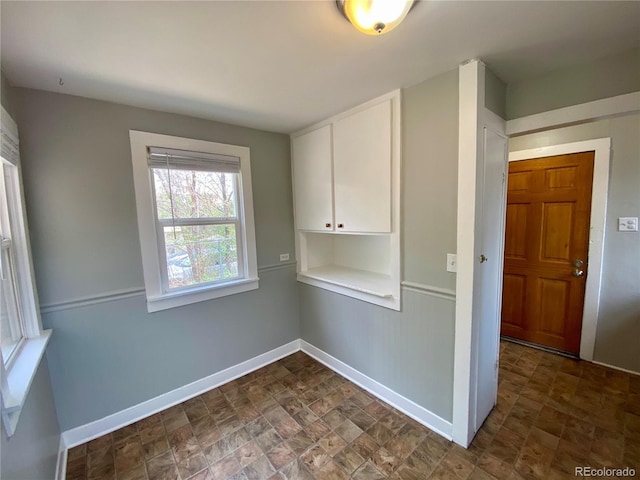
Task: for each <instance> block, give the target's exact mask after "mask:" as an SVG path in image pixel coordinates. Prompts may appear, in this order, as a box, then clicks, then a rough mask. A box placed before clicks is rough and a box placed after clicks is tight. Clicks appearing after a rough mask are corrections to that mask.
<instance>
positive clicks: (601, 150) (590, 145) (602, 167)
mask: <svg viewBox="0 0 640 480" xmlns="http://www.w3.org/2000/svg"><path fill="white" fill-rule="evenodd" d="M590 151H592V152H594V153H595V155H594V163H593V188H592V191H591V219H590V226H589V273H588V275H587V279H586V286H585V293H584V309H583V314H582V335H581V338H580V358H581V359H583V360H589V361H591V360H593V352H594V349H595V342H596V330H597V324H598V310H599V307H600V288H601V284H602V265H603V261H604V235H605V220H606V214H607V195H608V189H609V162H610V157H611V139H610V138H598V139H594V140H586V141H582V142H572V143H564V144H560V145H551V146H548V147H541V148H533V149H528V150H519V151H517V152H511V153H510V154H509V161H510V162H517V161H520V160H529V159H533V158H542V157H551V156H555V155H566V154H570V153H579V152H590Z"/></svg>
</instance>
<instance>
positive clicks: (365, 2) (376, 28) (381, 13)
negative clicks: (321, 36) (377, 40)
mask: <svg viewBox="0 0 640 480" xmlns="http://www.w3.org/2000/svg"><path fill="white" fill-rule="evenodd" d="M336 4H337V5H338V10H340V12H341V13H342V14H343V15H344V16H345V17H346V18H347V20H349V21H350V22H351V23H352V24H353V26H354V27H356V28H357V29H358V30H360V31H361V32H362V33H366V34H367V35H381V34H383V33H387V32H390V31H391V30H393V29H394V28H396V27H397V26H398V25H399V24H400V22H402V20H404V17H406V16H407V13H409V10H411V7H413V5H414V0H409V1H405V0H336Z"/></svg>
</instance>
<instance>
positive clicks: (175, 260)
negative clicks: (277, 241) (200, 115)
mask: <svg viewBox="0 0 640 480" xmlns="http://www.w3.org/2000/svg"><path fill="white" fill-rule="evenodd" d="M185 155H187V154H186V153H185ZM166 161H167V165H168V167H167V166H157V163H156V164H154V166H153V180H154V190H155V202H156V214H157V222H158V227H159V229H158V230H159V235H160V236H161V237H162V238H160V239H159V241H160V244H161V245H162V244H163V245H164V260H165V262H164V264H165V267H166V281H167V285H166V288H167V289H177V288H181V287H189V286H193V285H197V284H202V283H210V282H217V281H221V280H228V279H232V278H236V277H238V275H239V272H241V271H242V268H239V265H238V261H239V252H238V249H239V242H238V229H240V228H241V225H240V222H239V221H238V218H239V217H238V200H237V185H238V174H237V173H231V172H218V171H209V170H192V169H189V170H187V169H183V168H182V167H178V166H175V165H172V164H171V157H170V156H169V155H167V158H166ZM212 168H214V167H212Z"/></svg>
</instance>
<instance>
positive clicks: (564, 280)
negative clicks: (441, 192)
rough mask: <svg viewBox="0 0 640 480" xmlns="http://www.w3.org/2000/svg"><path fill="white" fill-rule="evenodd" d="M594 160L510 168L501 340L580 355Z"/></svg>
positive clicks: (573, 157)
mask: <svg viewBox="0 0 640 480" xmlns="http://www.w3.org/2000/svg"><path fill="white" fill-rule="evenodd" d="M593 158H594V152H584V153H574V154H570V155H559V156H555V157H545V158H539V159H531V160H522V161H518V162H510V163H509V179H508V187H507V214H506V217H507V218H506V227H505V253H504V284H503V291H502V326H501V333H502V335H506V336H509V337H513V338H518V339H521V340H525V341H528V342H532V343H536V344H539V345H544V346H548V347H552V348H555V349H558V350H562V351H565V352H570V353H574V354H578V353H579V352H580V333H581V330H582V311H583V306H584V290H585V279H586V276H587V274H588V269H587V253H588V247H589V223H590V220H589V219H590V213H591V187H592V183H593ZM580 262H582V263H580Z"/></svg>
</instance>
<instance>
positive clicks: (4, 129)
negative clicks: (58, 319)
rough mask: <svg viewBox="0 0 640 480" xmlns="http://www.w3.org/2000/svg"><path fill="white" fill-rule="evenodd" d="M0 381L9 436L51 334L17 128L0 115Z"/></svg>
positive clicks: (7, 116) (4, 424) (3, 411)
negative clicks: (39, 288)
mask: <svg viewBox="0 0 640 480" xmlns="http://www.w3.org/2000/svg"><path fill="white" fill-rule="evenodd" d="M1 120H2V121H1V124H0V126H1V128H0V137H1V140H2V142H1V149H0V346H1V355H0V356H1V357H2V361H1V362H0V378H1V380H2V385H1V390H0V391H1V393H2V420H3V426H4V429H5V432H6V433H7V435H8V436H11V435H13V434H14V432H15V429H16V426H17V424H18V419H19V417H20V413H21V411H22V407H23V405H24V402H25V400H26V397H27V394H28V392H29V386H30V385H31V381H32V380H33V377H34V376H35V374H36V372H37V370H38V366H39V364H40V360H41V359H42V355H43V354H44V351H45V348H46V346H47V342H48V341H49V337H50V336H51V330H46V331H43V330H42V322H41V320H40V311H39V306H38V300H37V293H36V288H35V283H34V280H33V279H34V275H33V265H32V262H31V248H30V244H29V230H28V227H27V218H26V214H25V211H26V209H25V204H24V195H23V190H22V175H21V170H20V168H21V166H20V149H19V140H18V129H17V126H16V124H15V122H14V121H13V119H12V118H11V117H10V116H9V114H8V113H7V112H6V111H5V110H4V109H2V111H1Z"/></svg>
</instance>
